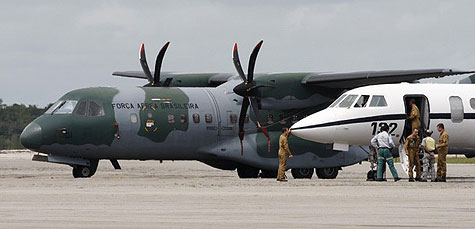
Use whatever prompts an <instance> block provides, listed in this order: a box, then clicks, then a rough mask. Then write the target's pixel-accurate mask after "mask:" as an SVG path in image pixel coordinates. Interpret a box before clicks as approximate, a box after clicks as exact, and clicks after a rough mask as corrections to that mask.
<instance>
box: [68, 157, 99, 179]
mask: <svg viewBox="0 0 475 229" xmlns="http://www.w3.org/2000/svg"><path fill="white" fill-rule="evenodd" d="M98 165H99V160H90V166H83V165H72V167H73V177H74V178H88V177H91V176H93V175H94V174H95V173H96V170H97V166H98Z"/></svg>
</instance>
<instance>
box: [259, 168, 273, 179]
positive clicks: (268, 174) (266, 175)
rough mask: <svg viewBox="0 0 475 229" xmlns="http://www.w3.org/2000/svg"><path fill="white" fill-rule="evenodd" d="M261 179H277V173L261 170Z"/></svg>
mask: <svg viewBox="0 0 475 229" xmlns="http://www.w3.org/2000/svg"><path fill="white" fill-rule="evenodd" d="M261 178H277V171H275V170H265V169H261Z"/></svg>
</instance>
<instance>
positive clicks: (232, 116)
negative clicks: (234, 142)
mask: <svg viewBox="0 0 475 229" xmlns="http://www.w3.org/2000/svg"><path fill="white" fill-rule="evenodd" d="M229 121H231V123H232V124H234V123H236V122H237V115H236V114H230V115H229Z"/></svg>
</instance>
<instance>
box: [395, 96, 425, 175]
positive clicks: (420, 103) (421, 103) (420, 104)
mask: <svg viewBox="0 0 475 229" xmlns="http://www.w3.org/2000/svg"><path fill="white" fill-rule="evenodd" d="M403 99H404V105H405V108H406V115H410V113H411V110H412V108H411V106H410V105H409V103H410V101H411V100H413V101H414V103H415V104H416V106H417V108H419V112H420V121H421V130H420V132H419V136H420V137H421V139H422V138H423V133H424V132H425V131H426V130H427V129H428V128H429V124H430V118H429V114H430V105H429V100H428V99H427V97H426V96H425V95H405V96H404V98H403ZM411 133H412V123H411V121H410V120H406V122H405V126H404V133H403V136H402V137H401V140H400V145H399V159H400V161H401V166H402V169H403V170H404V172H405V173H406V174H407V173H408V171H409V158H408V156H407V155H406V151H405V150H404V142H405V140H406V138H407V136H409V135H410V134H411Z"/></svg>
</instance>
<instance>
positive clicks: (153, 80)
mask: <svg viewBox="0 0 475 229" xmlns="http://www.w3.org/2000/svg"><path fill="white" fill-rule="evenodd" d="M168 45H170V42H167V43H165V45H164V46H163V47H162V49H160V52H158V55H157V59H156V60H155V72H154V73H153V77H152V73H151V72H150V68H149V67H148V64H147V57H146V55H145V45H144V44H143V43H142V45H141V46H140V52H139V59H140V65H141V66H142V69H143V72H144V73H145V75H146V76H147V79H148V82H149V83H148V84H146V85H145V86H146V87H161V86H168V85H162V83H161V82H160V69H161V68H162V62H163V57H164V56H165V52H166V51H167V48H168ZM167 80H168V79H167ZM168 84H170V82H168Z"/></svg>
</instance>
